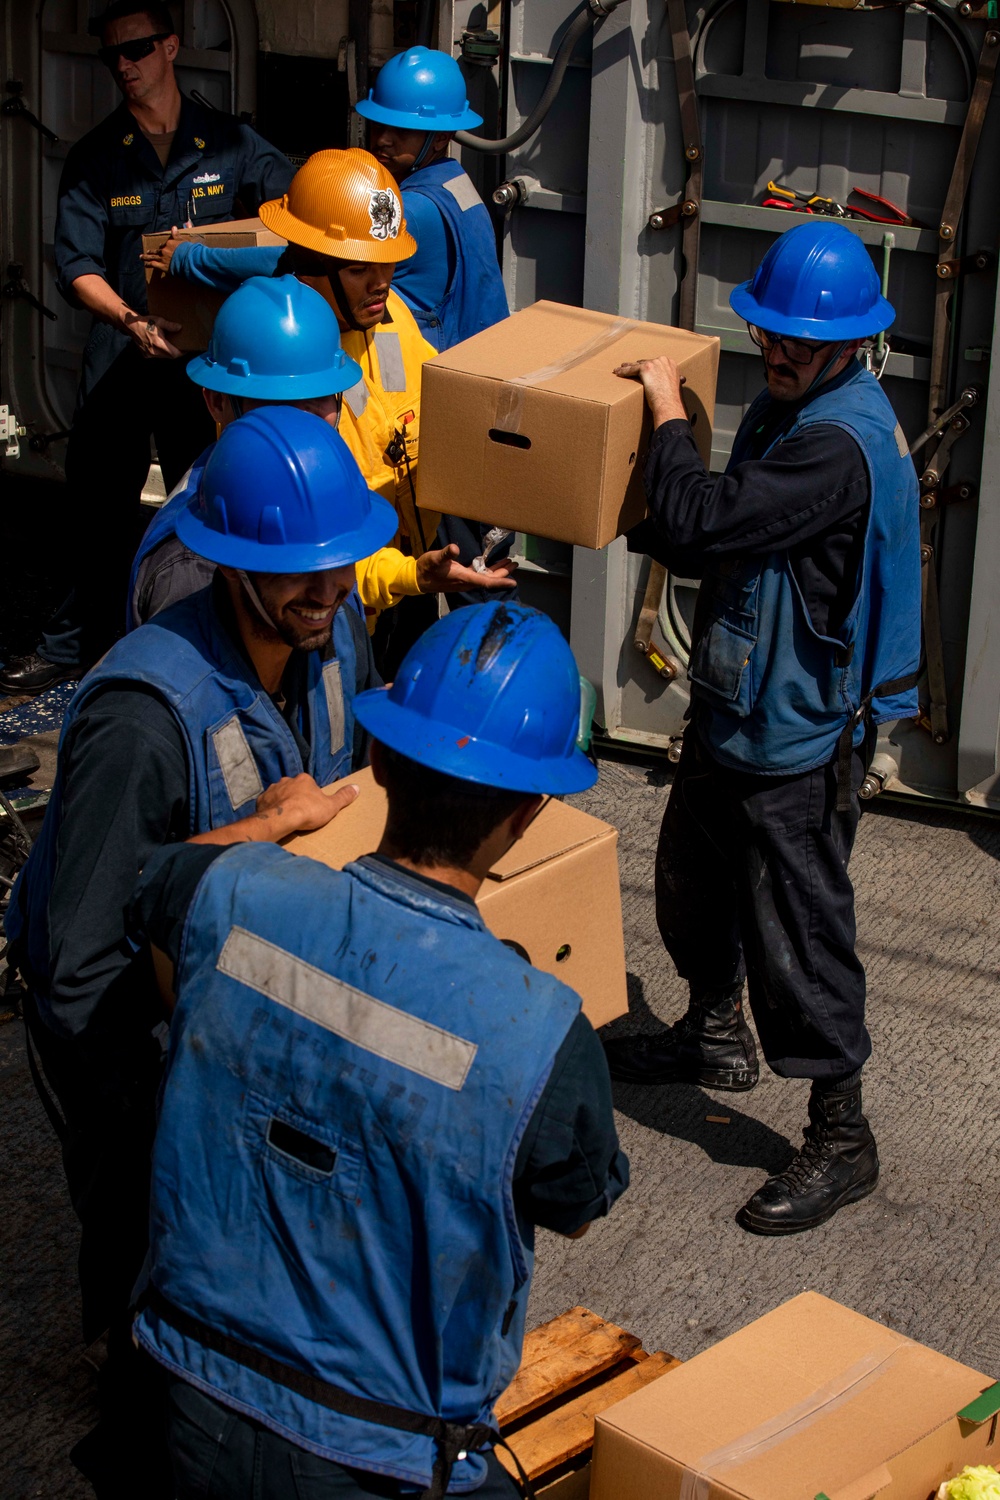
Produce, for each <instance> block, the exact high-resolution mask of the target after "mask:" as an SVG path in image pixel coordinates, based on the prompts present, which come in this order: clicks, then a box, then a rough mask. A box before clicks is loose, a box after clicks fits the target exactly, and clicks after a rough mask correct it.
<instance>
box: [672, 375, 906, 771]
mask: <svg viewBox="0 0 1000 1500" xmlns="http://www.w3.org/2000/svg"><path fill="white" fill-rule="evenodd" d="M769 401H770V398H769V397H768V395H767V393H766V392H765V393H764V394H763V395H762V396H761V397H758V398H757V400H756V401H755V402H754V403H753V405H752V406H751V407H750V409H749V411H748V412H747V415H746V417H745V418H744V420H743V422H742V424H741V426H740V429H739V432H738V433H737V435H736V442H735V444H734V447H733V454H732V458H731V459H730V463H729V469H730V470H732V469H734V468H735V467H736V466H737V465H738V464H740V463H742V462H744V461H746V460H747V459H748V458H749V457H750V453H751V442H752V437H753V434H754V432H755V431H756V428H757V426H758V424H759V421H760V417H761V415H762V413H763V411H764V409H765V408H766V407H767V405H768V403H769ZM820 422H822V423H825V424H827V425H833V426H836V427H841V428H843V429H844V431H845V432H847V433H849V434H850V436H851V437H852V438H853V439H854V441H855V442H856V443H857V445H858V447H859V448H860V450H861V454H862V457H863V458H864V461H865V466H866V468H867V470H868V479H869V487H870V504H869V513H868V523H867V530H866V534H865V543H864V553H863V557H862V561H861V566H860V569H859V573H858V580H857V590H856V593H855V595H854V601H853V604H852V606H851V608H850V610H849V612H848V614H847V618H846V619H845V620H844V622H843V624H842V626H841V627H840V630H839V632H838V634H837V635H836V636H824V635H820V634H818V633H817V631H816V630H815V629H814V627H813V624H812V620H811V619H810V616H809V611H808V610H807V608H806V606H805V602H804V600H803V598H802V593H801V590H800V588H799V585H798V582H797V581H796V578H795V574H794V572H793V570H792V566H791V560H790V557H789V554H788V552H787V551H785V552H775V553H773V554H772V555H771V556H769V557H766V558H763V559H761V558H760V557H756V558H730V559H725V560H724V561H721V562H718V563H713V565H712V568H711V571H709V572H706V574H705V576H704V578H703V581H702V585H701V589H700V591H699V596H698V604H697V609H696V617H695V620H696V623H695V640H694V645H693V647H692V651H691V662H690V666H689V669H688V675H689V677H690V680H691V693H692V697H693V698H694V699H695V700H696V702H697V705H698V716H697V724H698V734H699V737H700V738H701V739H702V740H703V741H704V743H705V745H706V746H707V748H708V749H709V750H710V751H711V754H712V755H713V757H714V758H715V759H716V760H717V761H719V762H720V764H722V765H724V766H729V767H732V768H734V769H736V770H741V771H754V772H762V773H766V774H767V773H773V774H775V775H787V774H788V773H791V772H799V771H807V770H811V769H812V768H813V767H815V766H820V765H823V764H825V763H827V762H829V761H830V760H831V759H832V758H833V756H834V754H835V752H836V751H837V748H838V742H840V741H841V740H842V737H843V741H844V744H846V748H847V751H848V754H849V752H850V748H851V745H852V744H853V745H858V744H860V743H861V741H862V740H863V739H864V736H865V728H866V721H869V720H870V721H873V722H875V723H879V722H882V721H884V720H889V719H899V718H905V717H912V716H913V715H914V714H915V713H916V712H917V693H916V676H917V667H918V663H919V660H920V509H919V503H918V499H919V493H918V492H919V486H918V483H917V475H916V471H915V469H914V467H913V461H912V460H911V458H910V457H909V454H908V452H907V445H906V439H905V437H904V436H903V432H902V429H901V428H900V426H899V423H898V422H897V420H896V416H895V413H894V412H893V410H892V407H891V406H890V405H889V402H888V400H887V398H886V396H885V395H884V393H883V392H882V390H881V388H880V387H879V384H878V382H877V381H876V380H875V379H874V377H873V376H872V375H870V374H869V373H868V371H867V370H865V369H863V368H861V367H860V366H859V367H858V370H857V372H856V374H854V375H852V376H851V378H850V379H849V380H847V381H845V383H844V384H843V385H840V386H838V387H837V388H836V389H834V390H831V391H828V392H823V391H821V392H820V394H819V395H817V396H816V397H815V398H814V399H813V400H812V401H810V402H809V403H808V404H807V405H806V406H805V407H804V408H803V409H802V411H800V412H799V413H798V415H797V416H796V417H795V419H794V421H793V422H792V424H791V425H790V427H789V428H788V429H787V430H785V431H783V432H782V433H781V434H780V435H779V436H778V437H777V438H776V440H775V442H774V443H773V444H772V445H771V448H770V449H769V450H768V451H769V452H770V451H773V448H774V447H776V446H777V444H778V443H781V442H787V441H788V439H789V438H791V437H793V436H794V435H795V434H796V433H797V432H800V431H801V430H802V429H803V428H805V427H809V426H813V425H815V424H816V423H820ZM848 729H849V730H850V733H849V734H848V733H846V731H847V730H848ZM843 748H844V746H843V744H842V745H841V750H842V751H843ZM842 758H843V757H842Z"/></svg>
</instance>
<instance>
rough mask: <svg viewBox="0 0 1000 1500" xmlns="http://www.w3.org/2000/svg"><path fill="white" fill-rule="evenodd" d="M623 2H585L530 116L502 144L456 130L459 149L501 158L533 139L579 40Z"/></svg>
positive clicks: (569, 27) (590, 0) (572, 22)
mask: <svg viewBox="0 0 1000 1500" xmlns="http://www.w3.org/2000/svg"><path fill="white" fill-rule="evenodd" d="M622 4H624V0H588V4H586V5H585V6H584V7H583V9H582V10H581V11H580V12H579V13H578V14H577V15H576V16H575V17H574V18H573V20H572V21H571V22H570V24H569V26H568V27H567V28H566V34H565V36H564V37H563V39H562V41H561V42H560V43H559V50H558V52H557V53H556V55H555V57H554V58H553V59H552V69H551V72H550V73H549V81H548V83H547V84H546V85H545V88H544V89H543V90H542V97H541V98H540V99H539V101H538V103H537V104H536V105H535V107H534V109H533V110H532V111H531V114H530V115H529V116H528V118H527V119H526V120H525V122H524V124H523V125H519V126H518V128H517V129H516V130H515V131H514V133H513V134H512V135H508V136H505V137H504V139H503V140H502V141H486V140H484V139H483V138H482V136H479V135H470V134H469V132H468V131H467V130H456V132H455V139H456V141H458V143H459V145H461V146H468V147H469V148H470V150H472V151H484V152H487V153H488V154H489V155H490V156H502V155H503V154H504V153H505V152H507V151H516V150H517V148H518V146H523V145H524V143H525V141H526V140H528V139H529V137H530V136H533V135H534V133H535V131H536V130H537V129H538V127H539V125H541V123H542V121H543V120H544V119H545V116H546V115H547V114H548V112H549V110H550V109H551V108H552V104H553V101H554V100H555V97H556V95H557V94H558V92H559V89H560V87H561V86H562V81H563V78H564V77H565V75H566V69H567V68H568V67H569V60H570V58H571V56H572V55H573V49H574V48H575V46H576V44H577V42H578V41H579V40H580V38H581V37H582V36H585V35H586V34H587V32H588V31H589V30H590V27H591V26H592V25H593V23H594V22H595V21H598V20H600V18H601V17H602V16H606V15H610V13H611V12H612V11H613V10H617V8H618V6H619V5H622Z"/></svg>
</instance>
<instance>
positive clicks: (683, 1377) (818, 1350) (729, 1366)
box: [590, 1292, 1000, 1500]
mask: <svg viewBox="0 0 1000 1500" xmlns="http://www.w3.org/2000/svg"><path fill="white" fill-rule="evenodd" d="M991 1385H992V1383H991V1381H990V1380H989V1379H988V1377H987V1376H985V1375H980V1374H979V1373H978V1372H977V1371H976V1370H970V1369H968V1368H967V1367H966V1366H965V1365H960V1364H958V1363H957V1362H956V1361H955V1360H953V1359H948V1358H946V1357H945V1355H943V1354H937V1353H935V1351H934V1350H932V1349H927V1348H925V1347H924V1346H923V1345H922V1344H915V1343H913V1342H912V1341H911V1340H910V1339H907V1338H904V1337H903V1335H902V1334H899V1333H894V1332H893V1330H892V1329H891V1328H884V1327H883V1326H882V1324H880V1323H874V1322H872V1321H871V1320H870V1319H868V1318H863V1317H861V1316H860V1315H859V1314H858V1313H855V1312H851V1311H850V1310H849V1309H848V1308H846V1307H841V1306H840V1304H839V1303H837V1302H831V1301H830V1300H829V1299H828V1298H826V1297H821V1296H819V1295H818V1294H817V1293H816V1292H805V1293H803V1294H802V1295H801V1296H799V1297H794V1298H793V1299H792V1300H791V1301H790V1302H786V1303H785V1304H784V1306H782V1307H779V1308H776V1309H775V1311H774V1312H771V1313H768V1314H767V1316H766V1317H763V1318H759V1319H758V1320H757V1322H755V1323H751V1324H750V1326H749V1327H748V1328H744V1329H742V1330H741V1331H740V1332H739V1333H735V1334H733V1335H732V1337H731V1338H728V1339H723V1340H722V1342H721V1343H719V1344H716V1345H715V1346H714V1348H712V1349H707V1350H706V1351H705V1352H704V1353H703V1354H699V1355H697V1356H696V1358H694V1359H692V1360H689V1361H688V1363H687V1364H683V1365H681V1367H680V1369H678V1370H674V1371H673V1372H672V1373H671V1375H670V1379H669V1381H665V1380H659V1381H656V1382H654V1383H653V1384H652V1385H651V1386H649V1387H648V1388H647V1389H646V1390H644V1391H639V1392H637V1393H636V1394H635V1395H634V1396H629V1397H628V1398H627V1399H626V1400H624V1401H621V1402H619V1404H618V1405H617V1406H614V1407H611V1408H609V1409H608V1410H607V1411H605V1412H604V1413H602V1414H601V1415H600V1416H599V1417H598V1419H597V1431H596V1441H595V1445H594V1462H593V1471H592V1478H591V1490H590V1493H591V1500H680V1497H681V1496H683V1497H684V1500H689V1497H696V1500H736V1497H739V1500H872V1497H874V1496H880V1497H884V1500H929V1497H932V1496H933V1495H934V1494H935V1492H936V1490H937V1488H938V1486H939V1485H940V1484H941V1483H942V1482H943V1481H944V1480H946V1479H950V1478H951V1477H952V1476H954V1475H955V1474H958V1473H960V1471H961V1469H962V1467H963V1466H964V1465H965V1464H980V1463H991V1462H995V1461H996V1459H997V1458H998V1457H1000V1439H998V1438H997V1431H996V1428H997V1422H996V1416H995V1413H996V1411H997V1409H998V1407H1000V1386H993V1387H992V1389H991V1390H990V1394H989V1395H988V1396H984V1397H983V1398H982V1400H981V1401H979V1402H978V1403H977V1405H976V1406H973V1407H970V1403H973V1402H976V1398H977V1397H979V1396H980V1394H981V1393H982V1392H983V1391H984V1389H987V1390H989V1389H990V1388H991Z"/></svg>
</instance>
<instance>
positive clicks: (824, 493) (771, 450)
mask: <svg viewBox="0 0 1000 1500" xmlns="http://www.w3.org/2000/svg"><path fill="white" fill-rule="evenodd" d="M730 303H731V306H732V308H733V311H734V312H735V313H736V315H737V316H738V317H740V318H743V319H745V321H746V322H747V324H748V327H749V331H750V336H751V338H752V340H753V342H754V343H755V344H756V345H757V347H758V349H759V350H760V352H761V355H762V357H763V362H764V377H765V380H766V389H765V390H764V391H762V392H761V394H760V395H759V396H758V397H757V399H756V400H755V401H754V402H753V403H752V404H751V406H750V407H749V409H748V410H747V412H746V415H745V416H744V419H743V421H742V423H741V424H740V428H739V431H738V432H737V434H736V439H735V442H734V445H733V451H732V456H731V458H730V462H729V465H728V467H727V469H726V472H725V474H724V475H721V476H719V477H714V476H711V475H709V474H708V473H706V471H705V468H704V466H703V464H702V462H701V459H700V458H699V457H698V450H697V448H696V447H695V445H694V442H693V439H692V437H691V429H690V426H689V423H688V419H687V413H686V411H685V407H684V403H683V401H682V399H681V390H680V383H679V380H678V375H677V368H676V366H675V365H674V364H673V361H671V360H669V359H664V358H662V357H661V358H660V359H658V360H643V361H640V362H638V363H637V364H630V365H627V366H625V365H623V366H622V367H621V368H620V369H619V370H618V374H619V375H622V376H625V377H627V378H628V377H631V378H635V377H638V378H639V379H641V381H642V383H643V386H644V388H645V392H646V399H647V402H648V403H649V406H650V408H651V411H652V418H653V426H654V428H655V429H656V430H655V432H654V435H653V439H652V442H651V444H650V449H649V458H648V459H647V462H646V470H645V479H646V490H647V494H648V497H649V508H650V520H649V521H648V522H646V523H643V525H642V527H640V528H637V531H636V532H635V533H633V534H632V535H631V536H630V538H629V545H630V546H633V545H635V546H637V547H638V549H639V550H644V551H647V552H649V553H650V555H651V556H653V557H655V558H657V560H658V561H660V562H661V563H663V564H664V565H665V566H666V567H669V568H670V569H671V570H672V571H673V572H674V573H675V574H678V575H679V576H681V577H684V578H700V579H701V588H700V590H699V593H698V602H697V604H696V606H695V612H694V622H693V632H692V638H693V639H692V648H691V657H690V661H689V663H688V680H689V683H690V689H691V718H690V725H689V727H688V730H687V733H686V734H685V735H684V747H683V750H682V753H681V758H680V763H679V765H678V767H677V774H676V776H675V779H674V784H673V788H672V790H671V795H670V799H669V802H668V804H667V810H666V815H665V818H664V822H663V829H662V832H661V834H660V844H659V848H658V850H657V861H656V916H657V922H658V925H659V928H660V934H661V936H662V938H663V942H664V946H665V947H666V949H667V951H668V953H669V955H670V958H671V959H672V961H673V963H674V965H675V966H676V969H677V972H678V974H679V975H680V976H681V977H682V978H683V979H686V980H687V982H688V985H689V988H690V1003H689V1006H688V1009H687V1012H686V1014H685V1015H684V1016H682V1017H680V1018H679V1019H678V1020H677V1021H676V1022H675V1024H674V1025H672V1026H670V1027H668V1028H666V1029H662V1028H661V1029H660V1030H659V1031H657V1032H653V1033H649V1034H647V1035H645V1036H635V1035H632V1036H626V1037H619V1038H616V1039H615V1040H614V1041H609V1042H608V1043H607V1044H606V1050H607V1055H608V1062H609V1064H610V1067H611V1076H612V1077H613V1078H618V1079H622V1080H628V1081H630V1082H632V1083H640V1084H647V1085H648V1084H652V1085H670V1084H676V1083H680V1082H686V1083H695V1084H700V1085H701V1086H702V1087H703V1088H710V1089H732V1090H736V1091H743V1090H747V1089H751V1088H753V1087H754V1085H755V1084H756V1083H757V1079H758V1072H759V1069H758V1062H757V1050H756V1046H755V1042H754V1038H753V1035H752V1033H751V1031H750V1029H749V1027H748V1025H747V1023H746V1019H745V1017H744V1014H743V987H744V982H745V981H746V983H747V988H748V998H749V1002H750V1009H751V1011H752V1013H753V1019H754V1022H755V1023H756V1028H757V1039H758V1041H759V1043H760V1046H761V1050H762V1051H763V1054H764V1060H765V1062H766V1063H767V1065H768V1067H769V1068H770V1069H771V1071H772V1072H773V1073H776V1074H777V1075H778V1076H779V1077H781V1078H803V1079H805V1078H807V1079H809V1080H810V1082H811V1085H812V1086H811V1089H810V1095H809V1102H808V1124H807V1125H806V1128H805V1138H804V1141H803V1145H802V1148H801V1150H800V1151H799V1152H798V1154H797V1155H796V1156H795V1157H794V1159H793V1160H792V1162H791V1163H790V1164H789V1165H788V1166H787V1167H786V1168H785V1170H784V1171H783V1172H779V1173H778V1174H776V1175H775V1176H773V1177H770V1178H768V1180H767V1182H766V1183H764V1184H763V1185H762V1186H761V1187H760V1188H759V1189H758V1190H757V1192H755V1193H754V1194H753V1196H752V1197H751V1198H750V1200H749V1202H747V1203H746V1204H744V1206H743V1207H742V1208H741V1209H740V1211H739V1213H738V1215H737V1219H738V1222H739V1223H740V1224H741V1225H742V1227H743V1228H744V1229H747V1230H749V1231H751V1232H752V1233H756V1234H765V1235H781V1234H794V1233H796V1232H798V1231H800V1230H807V1229H812V1228H813V1227H815V1226H816V1225H818V1224H822V1223H823V1222H824V1221H825V1220H827V1219H829V1218H830V1217H831V1215H833V1214H834V1213H836V1212H838V1211H839V1210H840V1209H841V1208H843V1207H844V1206H845V1205H847V1204H850V1203H854V1202H856V1201H858V1200H859V1199H861V1198H863V1197H865V1196H866V1195H867V1194H868V1193H870V1192H872V1191H873V1190H874V1188H875V1186H876V1184H877V1182H878V1175H879V1160H878V1153H877V1150H876V1146H875V1139H874V1136H873V1134H872V1131H871V1129H870V1127H869V1124H868V1121H867V1119H866V1117H865V1115H864V1113H863V1112H862V1107H861V1070H862V1067H863V1066H864V1064H865V1063H866V1062H867V1060H868V1057H869V1055H870V1053H871V1041H870V1039H869V1036H868V1032H867V1030H866V1028H865V972H864V968H863V966H862V964H861V961H860V959H859V957H858V954H857V952H856V948H855V923H854V892H853V889H852V886H851V881H850V877H849V876H848V873H847V864H848V860H849V858H850V854H851V847H852V844H853V842H854V835H855V832H856V829H857V826H858V817H859V813H860V805H859V802H858V796H857V793H858V788H859V787H860V785H861V782H862V779H863V777H864V775H865V773H866V771H867V769H868V763H869V760H870V758H871V753H872V749H873V747H874V740H875V737H876V736H875V726H876V725H878V724H880V723H883V724H884V723H886V722H887V721H888V723H889V724H891V723H892V722H893V721H896V720H900V719H905V718H912V717H913V716H914V715H915V714H916V712H917V705H918V699H917V693H916V686H917V681H918V672H917V667H918V661H919V657H920V537H919V504H918V486H917V476H916V472H915V470H914V467H913V462H912V460H911V459H910V457H909V454H908V452H907V444H906V439H905V437H904V436H903V433H902V431H901V429H900V426H899V423H898V422H897V420H896V416H895V413H894V412H893V410H892V407H891V406H890V404H889V401H888V400H887V398H886V396H885V394H884V393H883V391H882V390H881V388H880V387H879V385H878V383H877V381H876V380H875V378H874V376H873V375H872V374H871V373H870V372H869V371H868V370H867V369H866V368H865V366H864V364H863V363H862V362H861V361H859V359H858V358H857V356H858V353H859V351H860V349H861V346H862V344H863V343H864V342H865V340H867V339H870V338H872V337H873V336H874V335H875V334H877V333H878V332H879V331H880V330H883V329H885V328H887V327H888V326H889V325H890V323H891V322H892V321H893V318H894V316H895V314H894V311H893V309H892V307H891V306H890V304H889V303H888V302H887V301H886V299H885V298H884V297H883V296H882V295H881V293H880V290H879V278H878V275H877V274H876V271H875V267H874V266H873V264H872V261H871V258H870V257H869V255H868V252H867V250H866V249H865V246H864V244H863V243H862V242H861V240H860V239H859V238H857V237H856V235H855V234H853V233H852V231H851V230H850V229H848V228H847V227H846V225H844V224H842V223H838V222H836V221H831V220H829V219H822V220H821V219H814V220H812V221H810V222H808V223H804V224H801V225H798V226H796V227H795V228H793V229H789V230H787V231H786V232H785V233H784V234H782V235H781V236H780V238H779V239H778V240H777V241H776V243H775V244H774V245H772V246H771V248H770V249H769V250H768V252H767V254H766V255H765V257H764V259H763V261H762V262H761V264H760V265H759V266H758V268H757V271H756V273H755V274H754V276H753V277H752V278H751V279H750V280H749V281H748V282H745V283H744V284H743V285H742V286H739V287H737V288H736V289H735V290H734V291H733V293H732V295H731V297H730ZM887 732H891V731H887V730H883V733H887Z"/></svg>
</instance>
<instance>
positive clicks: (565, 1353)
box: [495, 1307, 680, 1500]
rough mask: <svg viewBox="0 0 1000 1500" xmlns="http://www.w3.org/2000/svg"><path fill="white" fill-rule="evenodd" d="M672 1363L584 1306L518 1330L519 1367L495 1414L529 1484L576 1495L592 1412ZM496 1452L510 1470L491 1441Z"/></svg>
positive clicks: (583, 1484) (560, 1499)
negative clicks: (520, 1343)
mask: <svg viewBox="0 0 1000 1500" xmlns="http://www.w3.org/2000/svg"><path fill="white" fill-rule="evenodd" d="M679 1364H680V1360H679V1359H674V1358H673V1356H672V1355H670V1354H663V1353H657V1354H647V1353H646V1351H645V1350H644V1349H643V1348H642V1345H641V1343H640V1341H639V1340H638V1339H637V1338H636V1337H635V1335H634V1334H631V1333H626V1332H625V1330H624V1328H619V1327H618V1326H617V1325H616V1324H614V1323H608V1322H606V1321H605V1320H604V1318H599V1317H598V1316H597V1314H596V1313H592V1312H590V1310H589V1309H588V1308H586V1307H571V1308H570V1310H569V1312H565V1313H563V1314H562V1316H561V1317H558V1318H553V1319H552V1320H551V1322H549V1323H543V1324H542V1325H541V1327H540V1328H535V1329H533V1330H532V1332H531V1333H529V1334H527V1335H526V1336H525V1340H524V1351H523V1354H522V1358H521V1366H520V1369H519V1370H518V1372H517V1374H516V1375H515V1376H514V1379H513V1381H512V1382H511V1384H510V1385H509V1386H508V1387H507V1389H506V1390H505V1391H504V1393H503V1395H502V1396H501V1397H500V1400H499V1401H498V1402H497V1404H496V1407H495V1412H496V1418H497V1421H498V1422H499V1424H500V1430H501V1432H502V1434H503V1436H504V1437H505V1438H506V1440H507V1442H508V1443H510V1446H511V1447H512V1448H513V1449H514V1451H515V1453H516V1454H517V1456H518V1458H519V1459H520V1461H521V1464H522V1465H523V1467H524V1470H525V1473H526V1474H527V1476H528V1478H529V1479H530V1480H531V1481H532V1484H533V1485H535V1486H536V1487H537V1482H538V1481H541V1486H540V1489H539V1493H540V1494H541V1493H542V1492H544V1493H545V1495H546V1500H549V1495H551V1497H552V1500H564V1497H565V1500H570V1497H572V1500H577V1497H578V1496H579V1497H585V1496H586V1495H587V1492H588V1488H589V1483H588V1478H587V1475H586V1474H585V1473H584V1472H583V1470H585V1469H586V1468H587V1467H588V1466H589V1463H590V1454H591V1449H592V1448H593V1446H594V1422H595V1419H596V1417H597V1414H598V1412H602V1411H604V1410H606V1408H607V1407H609V1406H613V1405H614V1404H615V1402H616V1401H621V1400H622V1398H623V1397H625V1396H630V1395H631V1394H632V1392H633V1391H638V1390H641V1389H642V1387H643V1386H645V1385H649V1383H650V1381H653V1380H658V1379H659V1377H660V1376H661V1375H665V1374H666V1373H667V1371H668V1370H673V1369H675V1368H676V1366H677V1365H679ZM496 1455H497V1457H498V1458H499V1460H500V1462H501V1463H502V1464H503V1465H504V1467H505V1468H506V1469H507V1470H508V1472H509V1473H511V1474H515V1473H516V1471H515V1469H514V1464H513V1461H512V1459H511V1457H510V1455H509V1454H508V1453H506V1452H505V1451H504V1450H503V1449H502V1448H497V1450H496ZM557 1492H558V1494H557Z"/></svg>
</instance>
